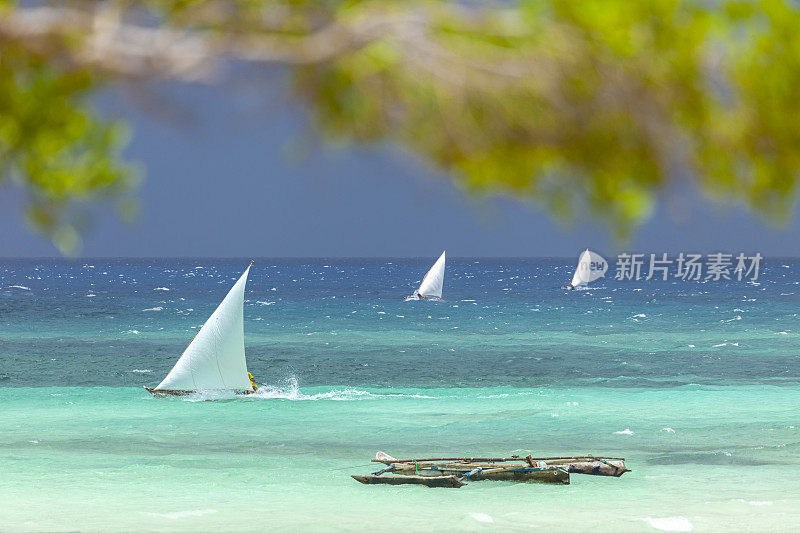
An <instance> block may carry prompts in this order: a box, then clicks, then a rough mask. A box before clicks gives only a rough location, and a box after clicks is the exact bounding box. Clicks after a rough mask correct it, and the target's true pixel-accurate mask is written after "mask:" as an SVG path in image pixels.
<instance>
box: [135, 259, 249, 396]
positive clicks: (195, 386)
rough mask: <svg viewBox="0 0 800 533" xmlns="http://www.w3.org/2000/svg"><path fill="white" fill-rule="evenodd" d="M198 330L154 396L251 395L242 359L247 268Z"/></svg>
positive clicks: (155, 389) (154, 391)
mask: <svg viewBox="0 0 800 533" xmlns="http://www.w3.org/2000/svg"><path fill="white" fill-rule="evenodd" d="M252 265H253V262H252V261H251V262H250V265H249V266H248V267H247V269H246V270H245V271H244V274H242V276H241V277H240V278H239V280H238V281H237V282H236V283H235V284H234V286H233V288H231V290H230V291H229V292H228V295H227V296H225V299H223V300H222V303H220V304H219V307H217V309H216V310H215V311H214V312H213V313H212V314H211V316H210V317H209V318H208V320H206V323H205V324H203V327H201V328H200V331H198V332H197V334H196V335H195V336H194V339H192V342H190V343H189V346H187V347H186V350H184V352H183V355H181V356H180V358H179V359H178V362H177V363H175V366H174V367H172V370H170V371H169V374H167V377H165V378H164V379H163V381H161V383H159V384H158V386H157V387H155V388H150V387H145V389H147V390H148V391H150V392H152V393H153V394H155V395H157V396H160V395H175V396H182V395H185V394H191V393H193V392H197V391H200V390H224V391H233V392H235V393H237V394H251V393H253V392H255V389H256V386H255V385H254V383H253V382H252V381H251V377H250V374H249V372H248V371H247V361H246V360H245V357H244V288H245V284H246V283H247V274H248V273H249V272H250V266H252Z"/></svg>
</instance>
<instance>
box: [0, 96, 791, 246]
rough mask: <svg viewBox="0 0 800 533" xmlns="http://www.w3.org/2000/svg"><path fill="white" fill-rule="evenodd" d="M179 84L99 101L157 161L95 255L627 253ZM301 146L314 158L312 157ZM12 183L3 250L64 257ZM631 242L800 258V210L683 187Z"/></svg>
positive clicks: (399, 159) (267, 106)
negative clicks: (754, 205) (151, 93)
mask: <svg viewBox="0 0 800 533" xmlns="http://www.w3.org/2000/svg"><path fill="white" fill-rule="evenodd" d="M279 85H280V84H275V83H273V84H271V85H267V86H266V89H265V94H258V95H256V94H253V92H252V89H250V90H249V91H250V92H245V91H242V90H233V89H231V88H200V87H192V86H183V85H182V86H173V87H170V88H169V89H168V90H167V91H164V90H163V89H162V91H161V93H162V96H163V95H164V94H166V95H167V96H166V97H165V100H164V101H161V102H160V103H159V104H158V105H156V104H154V102H153V101H152V100H147V99H146V98H145V97H143V96H141V95H138V96H135V97H131V96H130V94H127V93H122V92H114V93H112V94H110V95H106V96H104V97H103V98H102V99H101V101H100V104H99V105H100V107H101V108H102V109H104V110H105V111H106V112H110V113H113V114H115V115H118V116H121V117H123V118H125V119H126V120H128V121H129V122H130V123H131V125H132V129H133V132H132V133H133V138H132V140H131V143H130V146H129V148H128V150H127V155H128V157H129V158H130V159H132V160H135V161H138V162H139V163H140V164H141V165H142V167H143V168H144V169H145V171H146V172H145V178H146V179H145V182H144V183H143V185H142V188H141V190H140V194H139V197H140V199H141V203H142V213H141V216H140V218H139V220H138V222H137V223H135V224H133V225H126V224H123V223H121V222H119V221H117V220H116V219H115V218H114V216H113V215H112V214H111V211H110V209H100V210H99V212H98V214H97V215H96V218H95V222H96V224H95V227H94V229H92V230H91V232H90V233H89V234H88V235H87V236H86V241H85V246H84V249H83V255H85V256H236V257H311V256H319V257H336V256H358V257H365V256H430V257H434V256H436V255H437V254H439V253H440V252H441V250H442V249H444V248H447V250H448V255H450V256H454V257H457V256H565V257H570V256H577V254H578V252H579V251H580V250H581V249H583V248H585V247H587V246H590V247H592V248H594V249H597V250H598V251H600V252H601V253H605V254H609V255H611V254H614V253H616V252H618V251H619V248H618V246H617V245H615V243H614V241H613V239H612V238H611V237H610V235H609V234H608V232H606V231H605V230H604V229H603V228H602V227H599V226H598V225H597V224H595V223H592V222H591V221H583V222H581V223H577V224H575V225H573V226H571V227H566V228H565V227H562V226H560V225H559V224H557V223H555V222H553V221H552V220H551V219H550V218H549V217H548V216H547V215H546V214H545V213H544V212H542V211H541V210H540V209H539V208H538V207H537V206H535V205H532V204H522V203H519V202H517V201H514V200H510V199H504V198H494V199H484V200H481V199H477V198H472V197H468V196H467V195H465V194H464V193H462V192H461V191H460V190H459V188H458V187H457V185H455V184H454V183H453V182H452V181H451V180H450V179H449V178H448V177H446V176H442V175H437V174H435V173H433V172H431V171H430V170H429V169H427V168H426V166H425V165H424V163H423V162H420V161H418V160H416V159H415V158H414V157H412V156H410V155H408V154H405V153H403V152H402V151H401V150H399V149H397V148H393V147H386V146H383V147H380V146H378V147H352V146H341V145H332V144H330V143H328V144H324V143H323V142H322V141H321V140H320V139H319V138H314V136H313V135H311V136H310V135H309V132H311V131H312V130H311V129H310V128H309V127H308V117H307V116H306V115H305V113H304V112H303V111H302V109H300V108H299V107H298V106H297V105H296V104H294V103H292V102H291V101H290V99H289V98H287V97H286V96H284V95H283V94H282V92H281V90H279ZM301 152H302V155H301ZM20 199H21V197H20V194H19V191H15V190H13V188H10V187H9V186H8V185H6V186H5V187H3V188H2V189H0V257H20V256H22V257H24V256H53V255H56V252H55V250H54V248H53V247H52V245H50V244H49V242H48V241H47V240H45V239H43V238H41V237H39V236H37V235H35V234H34V233H32V232H31V231H30V230H28V229H27V228H26V227H25V226H24V224H23V223H22V222H21V220H22V217H21V215H20V207H19V204H20ZM664 204H669V205H670V206H671V207H670V208H669V209H667V208H665V207H664V206H663V205H662V206H661V207H660V208H659V210H658V212H657V213H656V215H655V216H654V217H653V219H652V220H651V221H650V222H648V223H647V224H646V225H645V226H644V227H643V228H642V229H641V230H640V231H639V232H638V233H637V235H636V237H635V238H634V239H633V241H632V242H631V243H630V244H629V245H627V246H625V248H626V249H629V250H636V251H644V252H662V251H663V252H677V251H699V252H704V253H710V252H714V251H730V252H738V251H746V252H755V251H760V252H761V253H762V254H765V255H770V256H797V255H800V243H798V242H797V239H795V238H794V237H795V235H797V230H798V229H800V220H798V217H797V216H794V217H793V219H792V220H791V221H790V222H789V224H788V225H787V226H785V227H783V228H774V227H771V226H769V225H767V224H765V223H763V222H761V221H760V220H759V219H758V218H757V217H755V216H751V215H749V214H747V213H746V212H745V211H744V210H742V209H731V208H730V207H726V206H724V205H721V204H714V203H712V202H711V201H709V200H705V199H697V198H693V194H692V191H691V190H687V191H685V192H683V193H680V194H674V195H672V196H671V199H670V200H669V201H668V202H664Z"/></svg>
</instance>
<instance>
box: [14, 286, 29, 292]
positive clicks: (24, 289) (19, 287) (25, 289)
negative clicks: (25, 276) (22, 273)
mask: <svg viewBox="0 0 800 533" xmlns="http://www.w3.org/2000/svg"><path fill="white" fill-rule="evenodd" d="M9 289H20V290H23V291H29V290H31V288H30V287H26V286H25V285H11V286H10V287H9Z"/></svg>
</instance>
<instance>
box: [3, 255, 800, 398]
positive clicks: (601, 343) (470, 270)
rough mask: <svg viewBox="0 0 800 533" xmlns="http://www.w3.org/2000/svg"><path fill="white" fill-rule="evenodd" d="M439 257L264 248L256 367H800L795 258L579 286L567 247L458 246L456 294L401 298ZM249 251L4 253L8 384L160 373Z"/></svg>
mask: <svg viewBox="0 0 800 533" xmlns="http://www.w3.org/2000/svg"><path fill="white" fill-rule="evenodd" d="M429 262H430V260H428V259H414V260H412V259H386V260H384V259H346V260H342V259H330V260H328V259H314V260H275V259H265V260H257V261H256V262H255V264H254V265H253V268H252V269H251V273H250V277H249V281H248V286H247V294H246V298H247V301H246V303H245V337H246V350H247V358H248V364H249V367H250V368H251V370H252V372H253V373H254V374H255V375H257V376H258V377H260V378H261V379H262V380H263V381H265V382H269V383H279V382H281V381H282V380H285V379H287V378H289V377H294V378H296V379H297V380H298V381H299V383H300V384H301V385H311V386H317V385H352V386H356V385H359V386H361V385H372V386H382V387H394V386H419V387H481V386H499V385H509V386H519V387H537V386H551V385H559V384H563V385H570V386H614V387H625V386H634V387H671V386H679V385H683V384H687V383H701V384H723V385H724V384H734V383H771V384H781V383H791V384H797V383H798V380H800V351H798V350H797V342H796V340H795V338H796V334H797V332H798V330H799V329H800V327H799V326H800V319H798V310H799V309H800V286H799V285H798V283H799V282H798V280H800V272H798V271H799V270H800V262H797V261H792V260H780V259H777V260H767V261H766V265H763V266H762V272H761V274H760V276H759V280H758V281H757V282H755V283H752V282H746V281H722V282H713V281H707V282H692V281H680V280H677V281H666V282H665V281H661V280H655V279H654V280H649V281H645V280H641V281H615V280H613V279H608V280H600V281H598V282H597V283H596V284H595V285H596V287H595V288H593V289H592V290H586V291H574V292H568V291H565V290H563V288H562V287H563V286H564V285H565V284H566V283H567V282H568V281H569V279H571V273H572V269H573V268H574V266H573V265H572V264H571V262H570V261H569V260H567V259H563V260H558V259H451V260H450V261H449V262H448V264H447V273H446V279H445V292H444V297H445V299H446V301H445V302H404V301H403V300H402V297H403V296H405V295H407V294H410V293H411V292H412V291H413V289H414V288H415V287H416V285H417V284H418V282H419V280H420V278H421V277H422V275H423V274H424V272H425V270H426V269H427V267H428V266H429V265H428V263H429ZM247 264H248V261H247V260H244V259H242V260H202V259H197V260H193V259H179V260H162V259H158V260H99V259H98V260H83V261H64V260H44V261H41V260H14V261H10V260H5V261H2V262H0V338H1V339H2V343H3V345H2V354H1V355H2V359H0V365H2V366H0V385H3V386H14V387H23V386H45V385H47V386H73V385H77V386H95V385H101V386H112V387H113V386H132V385H148V384H150V385H152V384H156V383H157V382H158V381H159V380H160V377H161V376H163V375H164V374H165V373H166V372H167V371H168V370H169V369H170V368H171V366H172V364H173V363H174V361H175V359H176V357H177V355H179V354H180V352H181V351H182V350H183V348H184V347H185V346H186V344H187V343H188V341H189V340H191V338H192V336H193V335H194V332H195V331H196V328H197V327H198V326H199V325H201V324H202V323H203V322H204V321H205V319H206V318H207V317H208V315H209V314H210V313H211V312H212V311H213V309H214V308H215V307H216V305H217V304H218V303H219V302H220V301H221V299H222V298H223V297H224V295H225V294H226V292H227V290H228V289H229V287H230V286H231V285H232V284H233V282H234V281H235V279H236V277H237V276H238V275H239V274H240V273H241V271H242V270H243V269H244V267H246V266H247ZM22 287H24V288H22ZM144 371H149V372H144Z"/></svg>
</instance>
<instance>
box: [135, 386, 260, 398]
mask: <svg viewBox="0 0 800 533" xmlns="http://www.w3.org/2000/svg"><path fill="white" fill-rule="evenodd" d="M145 389H146V390H147V392H149V393H152V394H153V396H187V395H189V394H195V393H196V392H198V391H196V390H170V389H153V388H150V387H145ZM233 392H234V394H238V395H241V396H244V395H247V394H253V393H254V392H255V391H252V390H249V391H248V390H236V391H233Z"/></svg>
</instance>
